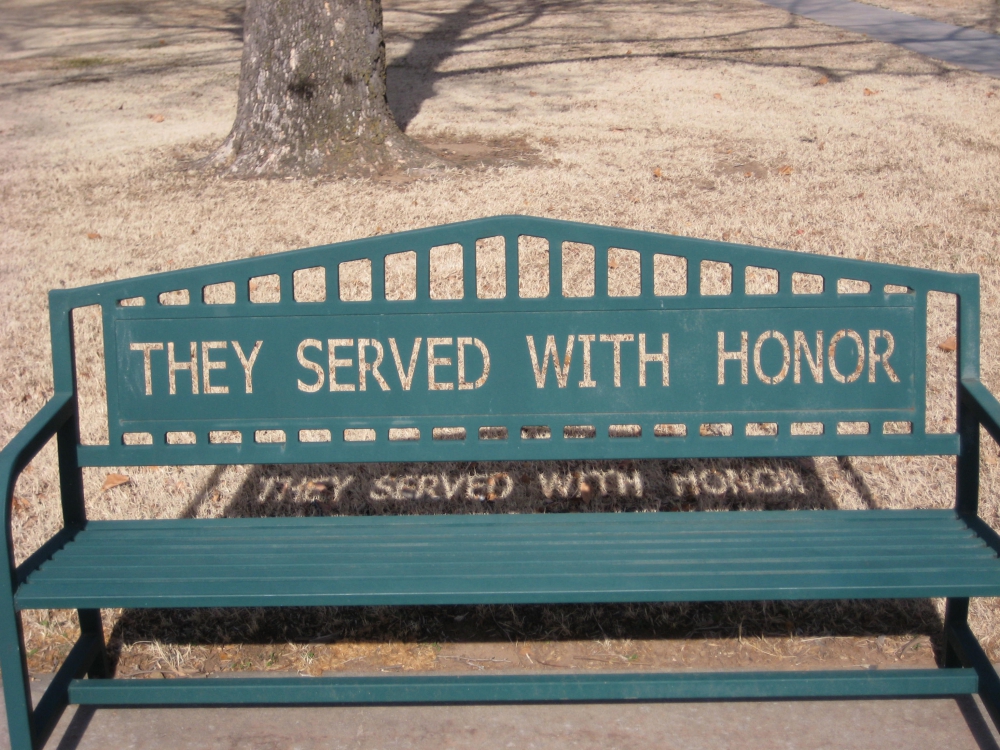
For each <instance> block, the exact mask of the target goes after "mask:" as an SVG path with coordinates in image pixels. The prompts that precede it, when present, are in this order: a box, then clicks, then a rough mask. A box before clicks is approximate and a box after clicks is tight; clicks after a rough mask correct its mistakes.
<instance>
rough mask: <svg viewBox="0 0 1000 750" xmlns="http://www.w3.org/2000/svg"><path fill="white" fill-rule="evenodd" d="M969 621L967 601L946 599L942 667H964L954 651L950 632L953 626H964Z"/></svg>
mask: <svg viewBox="0 0 1000 750" xmlns="http://www.w3.org/2000/svg"><path fill="white" fill-rule="evenodd" d="M968 621H969V600H968V599H948V600H947V601H946V602H945V608H944V666H945V667H964V666H966V664H965V663H964V662H963V661H962V658H961V657H960V656H959V654H958V651H956V650H955V643H954V639H953V638H952V632H953V630H954V626H958V625H965V624H966V623H967V622H968Z"/></svg>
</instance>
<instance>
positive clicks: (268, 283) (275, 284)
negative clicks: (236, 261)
mask: <svg viewBox="0 0 1000 750" xmlns="http://www.w3.org/2000/svg"><path fill="white" fill-rule="evenodd" d="M250 301H251V302H253V303H254V304H263V305H273V304H274V303H276V302H281V279H280V278H279V277H278V274H276V273H272V274H268V275H267V276H255V277H254V278H252V279H250Z"/></svg>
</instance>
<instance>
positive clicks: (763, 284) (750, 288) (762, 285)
mask: <svg viewBox="0 0 1000 750" xmlns="http://www.w3.org/2000/svg"><path fill="white" fill-rule="evenodd" d="M743 278H744V285H745V288H746V293H747V294H754V295H756V294H777V293H778V272H777V271H776V270H775V269H773V268H759V267H757V266H747V267H746V271H745V272H744V275H743Z"/></svg>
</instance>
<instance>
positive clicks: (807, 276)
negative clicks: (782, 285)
mask: <svg viewBox="0 0 1000 750" xmlns="http://www.w3.org/2000/svg"><path fill="white" fill-rule="evenodd" d="M823 289H824V282H823V277H822V276H819V275H817V274H815V273H798V272H795V273H793V274H792V294H822V293H823Z"/></svg>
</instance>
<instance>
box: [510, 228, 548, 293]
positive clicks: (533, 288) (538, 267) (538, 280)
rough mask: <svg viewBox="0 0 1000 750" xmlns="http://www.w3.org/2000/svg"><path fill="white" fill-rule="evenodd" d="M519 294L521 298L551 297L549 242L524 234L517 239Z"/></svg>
mask: <svg viewBox="0 0 1000 750" xmlns="http://www.w3.org/2000/svg"><path fill="white" fill-rule="evenodd" d="M517 292H518V294H519V295H520V296H521V297H526V298H537V297H548V296H549V241H548V240H546V239H544V238H542V237H531V236H529V235H526V234H522V235H521V236H520V237H518V238H517Z"/></svg>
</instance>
